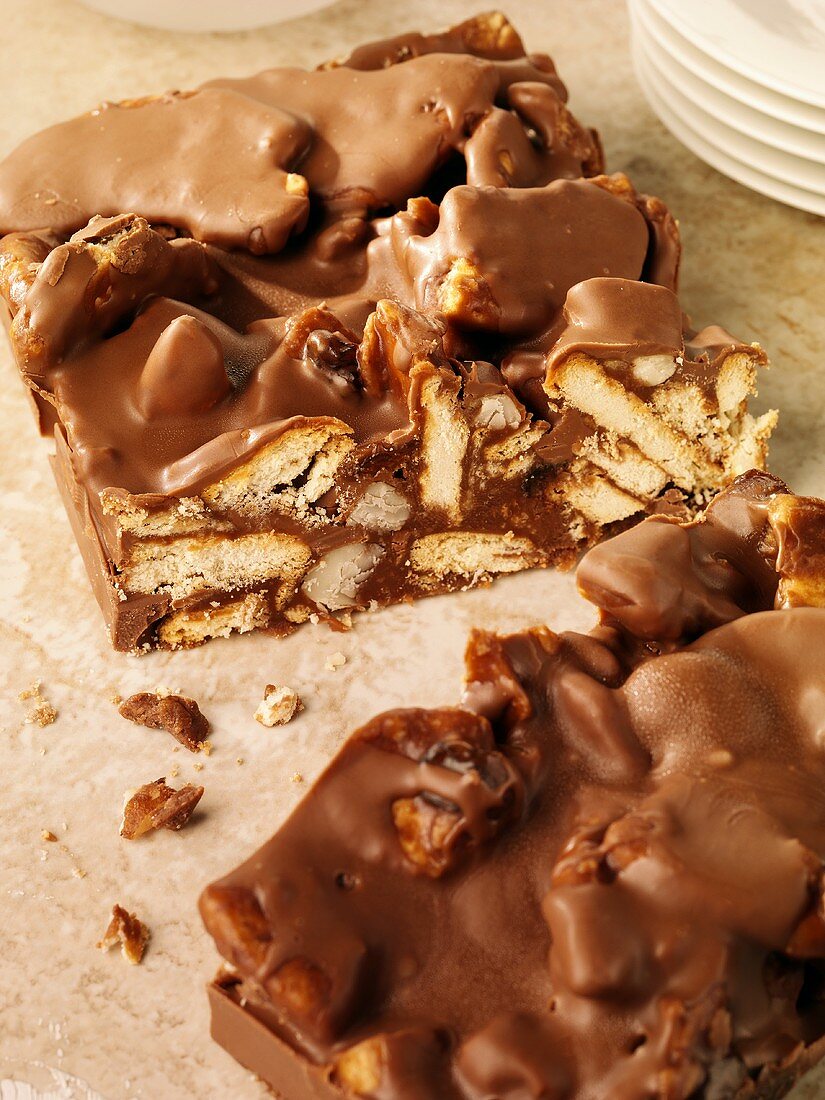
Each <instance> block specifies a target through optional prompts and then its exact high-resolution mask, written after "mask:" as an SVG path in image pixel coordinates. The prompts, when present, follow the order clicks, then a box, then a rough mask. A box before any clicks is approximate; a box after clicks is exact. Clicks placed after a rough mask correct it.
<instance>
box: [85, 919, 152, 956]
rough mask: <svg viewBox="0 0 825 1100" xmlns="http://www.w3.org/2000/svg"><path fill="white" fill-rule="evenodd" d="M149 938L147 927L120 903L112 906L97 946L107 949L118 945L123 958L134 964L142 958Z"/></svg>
mask: <svg viewBox="0 0 825 1100" xmlns="http://www.w3.org/2000/svg"><path fill="white" fill-rule="evenodd" d="M148 940H149V929H148V928H147V927H146V925H145V924H144V923H143V921H142V920H139V919H138V918H137V917H136V916H135V914H134V913H129V912H128V911H127V910H126V909H124V908H123V907H122V906H121V905H113V906H112V919H111V921H110V922H109V927H108V928H107V929H106V931H105V932H104V934H103V939H102V940H100V941H99V942H98V944H97V946H98V947H99V948H100V950H101V951H108V950H109V949H110V948H112V947H117V946H118V944H119V945H120V950H121V953H122V954H123V957H124V959H125V960H126V961H127V962H129V963H131V964H132V965H133V966H136V965H137V964H138V963H139V962H140V960H141V959H142V958H143V953H144V951H145V950H146V944H147V942H148Z"/></svg>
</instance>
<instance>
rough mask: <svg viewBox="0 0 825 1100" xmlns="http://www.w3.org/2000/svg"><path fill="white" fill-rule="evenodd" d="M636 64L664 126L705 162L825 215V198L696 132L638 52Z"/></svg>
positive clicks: (810, 211)
mask: <svg viewBox="0 0 825 1100" xmlns="http://www.w3.org/2000/svg"><path fill="white" fill-rule="evenodd" d="M633 64H634V69H635V70H636V79H637V80H638V81H639V84H640V86H641V88H642V91H643V92H644V94H645V98H646V99H647V101H648V103H649V104H650V107H651V109H652V110H653V113H654V114H655V115H656V116H657V117H658V118H659V120H660V121H661V123H662V125H663V126H665V128H666V129H668V130H670V131H671V133H672V134H673V136H674V137H675V138H677V140H678V141H680V142H681V143H682V144H683V145H685V146H686V147H687V148H688V149H690V151H691V152H692V153H694V154H695V155H696V156H697V157H699V159H700V160H703V161H705V163H706V164H709V165H710V166H711V168H714V169H715V170H716V171H717V172H721V174H722V175H723V176H727V177H728V178H729V179H732V180H735V181H736V183H740V184H742V186H744V187H748V188H749V189H750V190H752V191H758V192H759V193H760V194H762V195H766V196H767V197H768V198H770V199H775V200H777V201H778V202H781V203H784V204H785V205H786V206H792V207H795V208H796V209H798V210H803V211H805V212H806V213H808V214H818V215H819V216H820V217H825V199H822V200H819V196H817V195H814V194H812V193H811V192H810V191H802V190H800V189H799V188H797V187H794V186H793V185H792V184H788V183H783V182H782V181H781V180H777V179H774V178H773V177H771V176H768V175H766V174H765V173H764V172H760V171H758V170H757V169H756V168H751V167H750V166H749V165H747V164H742V163H741V162H740V161H737V160H736V159H735V158H734V157H731V156H729V155H728V154H727V153H725V152H724V151H723V150H721V149H718V148H717V147H716V146H715V145H713V144H712V143H711V142H709V141H708V140H707V138H704V137H702V136H701V135H700V134H697V133H695V132H694V131H693V130H692V129H691V127H690V126H688V125H687V124H685V123H682V122H680V121H679V120H678V119H677V118H675V116H674V115H673V114H672V113H671V112H670V111H669V110H668V108H667V107H666V106H665V105H664V104H663V103H662V101H661V99H659V97H658V96H657V94H656V92H655V91H654V90H653V89H652V88H651V87H650V84H649V82H648V81H647V78H646V76H645V75H644V73H643V72H641V71H640V66H639V64H638V60H637V58H636V55H635V52H634V56H633ZM818 200H819V201H818Z"/></svg>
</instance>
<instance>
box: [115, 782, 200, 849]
mask: <svg viewBox="0 0 825 1100" xmlns="http://www.w3.org/2000/svg"><path fill="white" fill-rule="evenodd" d="M202 796H203V787H194V786H192V785H191V784H189V783H187V784H186V786H185V787H181V788H180V790H178V791H176V790H175V789H174V787H169V786H167V784H166V778H165V776H164V777H161V778H160V779H156V780H155V781H154V783H144V785H143V786H142V787H138V788H137V790H134V791H128V792H127V793H126V795H125V798H124V803H123V820H122V821H121V823H120V835H121V836H122V837H125V839H126V840H137V838H138V837H141V836H145V835H146V833H149V832H152V831H153V830H154V829H174V830H175V831H177V830H178V829H182V828H183V826H184V825H185V824H186V823H187V821H188V820H189V818H190V817H191V816H192V811H193V810H194V809H195V807H196V806H197V804H198V803H199V802H200V800H201V798H202Z"/></svg>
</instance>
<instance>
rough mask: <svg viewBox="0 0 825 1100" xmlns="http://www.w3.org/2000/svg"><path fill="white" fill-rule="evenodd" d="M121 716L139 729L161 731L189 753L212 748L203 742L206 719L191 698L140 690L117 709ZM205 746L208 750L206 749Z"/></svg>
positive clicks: (205, 736)
mask: <svg viewBox="0 0 825 1100" xmlns="http://www.w3.org/2000/svg"><path fill="white" fill-rule="evenodd" d="M118 710H119V712H120V714H121V716H122V717H123V718H126V719H128V720H129V721H130V722H135V723H136V724H137V725H139V726H146V727H147V728H149V729H163V730H166V732H167V733H170V734H171V735H172V736H173V737H174V738H175V740H176V741H179V742H180V743H181V744H182V745H183V746H184V748H187V749H189V751H190V752H205V753H206V754H207V756H208V755H209V753H210V752H211V751H212V746H211V745H210V743H209V742H208V741H207V740H206V738H207V735H208V733H209V728H210V727H209V719H208V718H207V717H206V716H205V715H204V714H203V713H201V709H200V707H199V706H198V704H197V703H196V702H195V700H194V699H188V698H186V696H183V695H173V694H161V693H160V692H151V691H139V692H137V693H136V694H135V695H130V696H129V698H128V699H126V700H124V702H123V703H121V705H120V707H119V708H118ZM207 746H208V748H207Z"/></svg>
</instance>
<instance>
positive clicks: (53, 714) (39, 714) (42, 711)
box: [20, 680, 57, 726]
mask: <svg viewBox="0 0 825 1100" xmlns="http://www.w3.org/2000/svg"><path fill="white" fill-rule="evenodd" d="M41 686H42V685H41V681H40V680H35V681H34V683H33V684H32V685H31V687H27V688H26V690H25V691H21V692H20V700H21V702H25V701H26V700H30V701H31V706H30V707H29V712H28V714H27V715H26V721H27V722H33V723H35V724H36V725H38V726H50V725H51V724H52V722H54V720H55V718H57V711H56V710H55V708H54V707H53V706H52V705H51V703H50V702H49V700H48V699H46V698H45V696H44V695H43V693H42V692H41V690H40V688H41Z"/></svg>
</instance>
